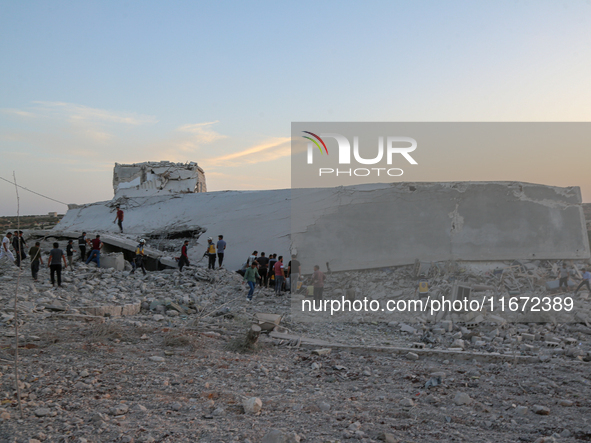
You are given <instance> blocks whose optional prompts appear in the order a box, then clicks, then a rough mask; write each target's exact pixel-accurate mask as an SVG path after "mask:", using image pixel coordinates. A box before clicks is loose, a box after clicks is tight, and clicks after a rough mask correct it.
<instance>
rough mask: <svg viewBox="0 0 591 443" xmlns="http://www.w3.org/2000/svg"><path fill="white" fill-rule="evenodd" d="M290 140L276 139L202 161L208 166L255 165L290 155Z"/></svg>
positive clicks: (286, 138)
mask: <svg viewBox="0 0 591 443" xmlns="http://www.w3.org/2000/svg"><path fill="white" fill-rule="evenodd" d="M290 142H291V138H290V137H276V138H272V139H270V140H268V141H266V142H263V143H260V144H258V145H256V146H253V147H250V148H247V149H244V150H242V151H238V152H234V153H232V154H226V155H222V156H219V157H213V158H209V159H206V160H204V163H207V164H209V165H214V166H215V165H224V166H234V165H238V164H243V163H247V164H256V163H261V162H267V161H271V160H276V159H278V158H281V157H287V156H289V155H291V143H290Z"/></svg>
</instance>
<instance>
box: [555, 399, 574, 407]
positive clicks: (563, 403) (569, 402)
mask: <svg viewBox="0 0 591 443" xmlns="http://www.w3.org/2000/svg"><path fill="white" fill-rule="evenodd" d="M558 404H559V405H560V406H566V407H569V406H572V405H573V404H574V402H573V401H572V400H566V399H562V400H559V401H558Z"/></svg>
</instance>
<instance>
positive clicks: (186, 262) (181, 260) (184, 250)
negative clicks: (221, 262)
mask: <svg viewBox="0 0 591 443" xmlns="http://www.w3.org/2000/svg"><path fill="white" fill-rule="evenodd" d="M188 246H189V240H185V244H184V245H183V247H182V248H181V257H180V258H179V272H183V266H185V265H187V266H189V256H188V255H187V247H188ZM222 255H223V254H222Z"/></svg>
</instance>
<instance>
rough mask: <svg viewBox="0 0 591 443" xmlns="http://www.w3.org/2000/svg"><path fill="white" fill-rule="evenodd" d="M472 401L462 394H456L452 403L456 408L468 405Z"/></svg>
mask: <svg viewBox="0 0 591 443" xmlns="http://www.w3.org/2000/svg"><path fill="white" fill-rule="evenodd" d="M472 401H473V400H472V398H471V397H470V396H469V395H468V394H466V393H464V392H457V393H456V396H455V397H454V403H455V404H456V405H458V406H461V405H469V404H470V403H472Z"/></svg>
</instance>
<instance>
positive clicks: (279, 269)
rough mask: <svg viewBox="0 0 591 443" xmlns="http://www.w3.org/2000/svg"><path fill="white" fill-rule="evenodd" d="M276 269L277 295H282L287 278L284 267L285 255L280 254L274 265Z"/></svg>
mask: <svg viewBox="0 0 591 443" xmlns="http://www.w3.org/2000/svg"><path fill="white" fill-rule="evenodd" d="M273 268H274V271H275V295H281V287H282V286H283V281H284V280H285V269H284V267H283V255H280V256H279V258H278V259H277V262H276V263H275V265H274V266H273Z"/></svg>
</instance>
